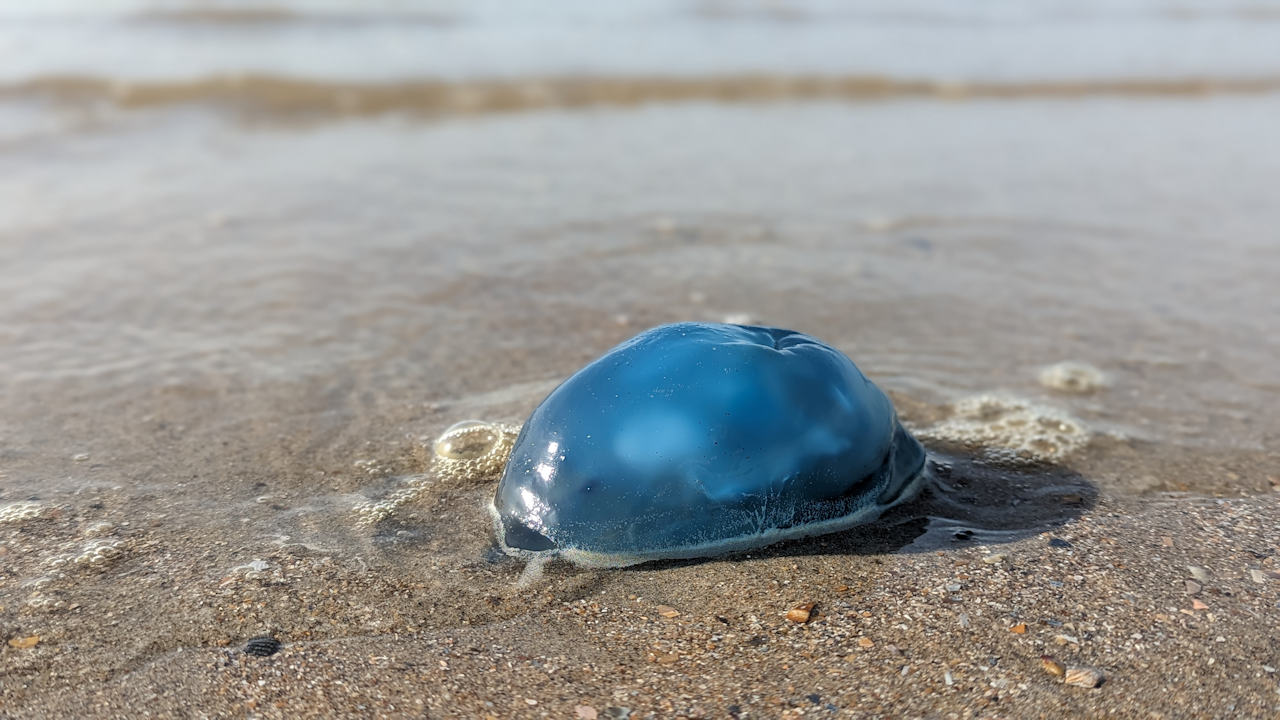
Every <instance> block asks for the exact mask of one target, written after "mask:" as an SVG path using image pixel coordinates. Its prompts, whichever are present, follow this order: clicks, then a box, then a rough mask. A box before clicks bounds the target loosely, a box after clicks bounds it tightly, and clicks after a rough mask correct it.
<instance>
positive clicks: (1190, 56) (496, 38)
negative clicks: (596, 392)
mask: <svg viewBox="0 0 1280 720" xmlns="http://www.w3.org/2000/svg"><path fill="white" fill-rule="evenodd" d="M357 5H359V6H358V7H357ZM1271 5H1272V4H1270V3H1263V4H1261V5H1250V6H1249V7H1234V6H1233V7H1222V6H1219V5H1217V4H1210V3H1184V4H1182V5H1180V6H1179V7H1178V8H1171V7H1168V6H1166V5H1165V4H1163V3H1158V2H1154V1H1151V2H1147V1H1145V0H1144V1H1140V2H1139V1H1135V2H1133V3H1125V4H1123V5H1122V6H1120V5H1116V4H1114V3H1101V2H1099V3H1092V2H1089V3H1077V4H1075V5H1073V7H1072V8H1069V9H1068V8H1063V7H1061V6H1058V5H1056V4H1054V3H1051V2H1048V1H1047V0H1045V1H1044V2H1033V3H1030V4H1025V3H1024V4H1019V5H1017V6H1016V7H1015V6H1013V5H994V4H984V5H983V6H981V7H979V6H974V7H962V6H955V5H953V4H950V3H941V2H932V1H931V0H929V1H926V0H922V1H921V2H918V3H913V4H912V6H911V7H910V8H900V7H895V8H889V7H886V6H881V5H879V4H876V3H857V4H853V5H851V6H848V7H846V6H845V5H844V4H839V3H836V4H833V3H825V2H820V1H819V0H811V1H809V2H797V3H791V4H786V5H785V6H784V5H782V4H777V3H757V2H745V1H743V2H719V3H694V4H680V3H668V2H654V3H609V4H596V3H566V4H564V5H563V6H562V7H561V8H560V9H559V10H557V11H556V12H550V11H546V12H543V11H540V10H538V9H537V8H536V7H535V6H532V5H531V6H523V5H521V6H518V7H516V6H507V5H502V6H497V5H491V4H488V3H452V2H437V3H424V4H421V6H418V5H415V6H413V7H403V6H400V5H396V4H394V3H376V4H372V5H366V4H351V3H347V4H344V3H337V2H335V3H329V4H325V3H313V2H309V1H308V0H296V1H295V2H289V3H282V4H280V5H278V6H276V5H273V6H271V7H265V6H264V7H259V6H257V5H253V4H250V3H241V4H237V5H236V6H235V7H230V6H223V5H217V6H215V5H214V4H210V3H197V4H194V5H192V6H191V7H190V8H177V7H175V6H171V5H168V4H164V3H154V2H147V1H145V0H128V1H127V2H121V3H119V4H118V6H112V7H110V8H106V7H98V6H96V5H94V4H90V3H78V2H76V1H75V0H66V2H62V3H57V4H53V5H46V4H41V3H18V4H16V5H14V6H13V7H6V8H0V60H3V61H4V62H0V166H3V168H4V171H3V172H0V198H3V199H4V200H3V201H2V202H0V267H2V268H4V270H5V272H3V273H0V717H6V718H8V717H13V718H62V717H87V718H99V717H101V718H125V717H128V718H136V717H155V718H170V717H211V718H212V717H260V718H296V717H316V718H322V717H353V718H355V717H386V718H402V717H403V718H418V717H428V718H490V717H492V718H543V717H546V718H571V719H574V720H579V719H580V720H593V719H594V720H602V719H605V718H610V719H619V718H631V719H632V720H641V719H644V718H655V719H657V718H662V719H665V718H678V717H679V718H734V717H736V718H782V717H848V718H921V719H925V718H928V719H933V718H939V719H944V718H945V719H949V718H1010V719H1013V718H1064V717H1069V718H1076V717H1079V718H1096V717H1117V718H1142V719H1156V718H1160V719H1169V720H1172V719H1175V718H1223V719H1224V720H1225V719H1226V718H1233V719H1234V718H1276V717H1280V670H1278V669H1280V372H1278V370H1277V365H1276V362H1275V358H1276V357H1280V294H1278V293H1276V290H1275V287H1276V278H1277V277H1280V245H1278V244H1277V237H1276V228H1277V227H1280V205H1277V204H1276V203H1275V202H1274V197H1273V196H1274V188H1275V187H1276V186H1277V181H1280V143H1277V142H1275V131H1274V129H1273V126H1274V124H1275V118H1276V117H1277V116H1280V94H1278V93H1277V92H1276V89H1277V87H1280V82H1278V81H1277V78H1280V57H1277V56H1276V55H1275V51H1274V42H1272V37H1273V34H1274V30H1275V28H1276V19H1277V18H1280V12H1276V11H1275V10H1274V9H1273V8H1272V7H1271ZM686 320H697V321H715V322H737V323H761V324H768V325H774V326H779V327H787V328H793V329H795V330H798V331H801V332H805V333H808V334H811V335H813V336H815V337H818V338H821V339H822V340H824V341H825V342H827V343H829V344H830V345H832V346H833V347H835V348H838V349H839V350H841V351H842V352H844V353H846V354H847V355H849V357H851V358H852V359H853V360H854V361H855V362H856V363H857V364H858V366H859V367H860V368H861V369H862V371H863V372H865V374H866V375H867V376H868V377H869V378H870V379H871V380H873V381H874V382H875V383H876V384H877V385H878V386H880V387H881V388H883V389H884V390H885V391H886V393H887V394H888V395H889V396H890V397H891V399H892V401H893V403H894V405H895V407H896V408H897V412H898V414H899V417H900V419H901V420H902V422H903V424H904V425H905V426H906V427H907V428H908V430H910V431H911V432H912V433H913V434H915V435H916V437H918V438H919V439H920V440H921V441H922V443H923V445H924V446H925V447H926V449H927V451H928V453H929V457H930V463H931V465H930V468H931V472H932V473H933V475H932V477H933V479H932V480H931V481H930V483H929V485H928V487H927V489H926V491H925V492H924V494H923V495H922V496H921V497H920V498H919V499H917V500H915V501H913V502H911V503H908V504H906V505H903V506H900V507H898V508H896V509H894V510H893V511H892V512H891V513H889V514H888V515H887V516H885V517H884V518H882V519H881V520H880V521H878V522H877V523H874V524H872V525H868V526H864V527H858V528H854V529H852V530H849V531H846V532H841V533H836V534H833V535H827V536H821V537H814V538H808V539H804V540H797V541H792V542H787V543H784V544H781V545H776V546H772V547H769V548H765V549H761V550H757V551H754V552H750V553H744V554H738V555H732V556H727V557H717V558H707V559H704V560H698V561H681V562H659V563H649V564H644V565H638V566H635V567H629V568H616V569H582V568H575V567H573V566H571V565H569V564H567V563H564V562H553V563H551V564H550V565H548V566H547V567H545V568H544V569H543V572H542V574H541V575H538V574H537V573H536V572H535V571H534V570H531V569H530V568H527V567H526V566H525V564H524V563H523V562H522V561H519V560H517V559H514V558H510V557H507V556H505V555H504V554H503V553H502V552H501V551H500V550H499V549H498V547H497V546H496V545H495V541H494V534H493V528H492V526H491V520H490V516H489V514H488V512H487V510H486V506H487V504H488V503H489V501H490V500H491V499H492V498H493V494H494V490H495V486H496V484H497V477H494V476H469V477H455V476H449V475H442V474H438V473H435V472H434V471H433V464H432V460H431V457H432V449H431V446H432V442H433V440H434V439H435V438H436V437H437V436H438V435H439V434H440V433H441V432H442V431H443V430H445V429H446V428H448V427H449V426H451V425H452V424H454V423H456V422H458V421H462V420H468V419H477V420H483V421H487V422H494V423H507V424H511V425H515V426H518V425H520V424H521V423H523V422H524V421H525V419H526V418H528V417H529V414H530V412H531V411H532V410H533V408H534V407H535V406H536V405H537V404H538V403H539V402H540V401H541V400H542V399H543V398H544V397H545V396H546V395H547V393H548V392H549V391H551V390H552V389H553V388H554V387H555V386H556V385H557V384H558V383H559V382H561V381H562V380H564V379H565V378H566V377H568V376H570V375H571V374H572V373H574V372H575V371H577V370H578V369H579V368H581V367H582V366H583V365H584V364H586V363H588V362H590V361H591V360H592V359H594V358H596V357H598V356H599V355H600V354H601V353H604V352H606V351H607V350H608V349H609V348H611V347H613V346H614V345H615V344H617V343H619V342H621V341H623V340H625V339H627V338H629V337H631V336H633V335H635V334H636V333H638V332H640V331H642V330H644V329H646V328H649V327H653V326H655V325H659V324H662V323H668V322H678V321H686ZM392 500H397V502H395V503H392V502H391V501H392ZM393 504H394V507H393V506H392V505H393ZM371 507H382V508H384V510H385V512H379V513H377V514H376V515H371V514H370V512H369V508H371Z"/></svg>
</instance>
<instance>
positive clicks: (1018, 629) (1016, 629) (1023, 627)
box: [1009, 623, 1027, 635]
mask: <svg viewBox="0 0 1280 720" xmlns="http://www.w3.org/2000/svg"><path fill="white" fill-rule="evenodd" d="M1009 632H1011V633H1016V634H1018V635H1022V634H1024V633H1026V632H1027V624H1026V623H1018V624H1017V625H1014V626H1013V627H1011V628H1009Z"/></svg>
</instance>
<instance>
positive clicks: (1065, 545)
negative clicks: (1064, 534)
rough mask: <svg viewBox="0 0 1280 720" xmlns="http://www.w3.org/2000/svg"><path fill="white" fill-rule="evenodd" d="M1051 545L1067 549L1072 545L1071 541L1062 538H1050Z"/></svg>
mask: <svg viewBox="0 0 1280 720" xmlns="http://www.w3.org/2000/svg"><path fill="white" fill-rule="evenodd" d="M1049 547H1052V548H1062V549H1064V550H1065V549H1067V548H1069V547H1071V543H1070V542H1069V541H1067V540H1063V539H1062V538H1049Z"/></svg>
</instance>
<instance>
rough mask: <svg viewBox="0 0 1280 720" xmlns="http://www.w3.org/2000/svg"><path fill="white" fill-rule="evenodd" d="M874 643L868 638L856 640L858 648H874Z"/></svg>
mask: <svg viewBox="0 0 1280 720" xmlns="http://www.w3.org/2000/svg"><path fill="white" fill-rule="evenodd" d="M875 644H876V642H875V641H874V640H872V639H871V638H869V637H861V638H858V647H864V648H869V647H875Z"/></svg>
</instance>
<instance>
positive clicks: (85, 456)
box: [71, 453, 89, 462]
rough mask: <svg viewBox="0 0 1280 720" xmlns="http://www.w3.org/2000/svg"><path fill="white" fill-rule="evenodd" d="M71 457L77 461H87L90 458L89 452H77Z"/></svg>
mask: <svg viewBox="0 0 1280 720" xmlns="http://www.w3.org/2000/svg"><path fill="white" fill-rule="evenodd" d="M71 459H72V460H75V461H76V462H86V461H88V459H89V453H76V454H75V455H72V456H71Z"/></svg>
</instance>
